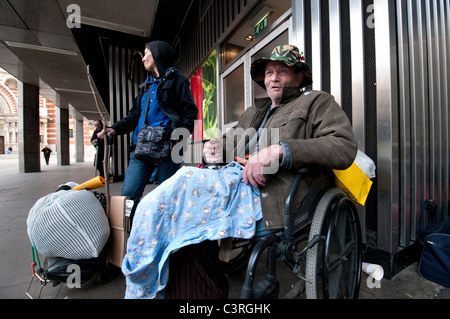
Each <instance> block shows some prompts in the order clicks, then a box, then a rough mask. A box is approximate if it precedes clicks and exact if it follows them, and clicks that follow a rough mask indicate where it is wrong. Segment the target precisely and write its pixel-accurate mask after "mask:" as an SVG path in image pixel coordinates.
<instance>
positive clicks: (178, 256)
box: [165, 241, 229, 299]
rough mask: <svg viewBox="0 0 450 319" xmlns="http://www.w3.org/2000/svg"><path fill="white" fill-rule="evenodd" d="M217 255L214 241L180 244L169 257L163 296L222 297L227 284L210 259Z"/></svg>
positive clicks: (173, 297)
mask: <svg viewBox="0 0 450 319" xmlns="http://www.w3.org/2000/svg"><path fill="white" fill-rule="evenodd" d="M218 256H219V247H218V245H217V242H211V241H205V242H203V243H200V244H198V245H191V246H187V247H184V248H182V249H180V250H178V251H177V252H175V253H173V254H172V255H171V256H170V259H169V281H168V283H167V286H166V288H165V297H166V299H226V298H228V291H229V284H228V279H227V277H226V276H225V274H223V273H221V272H219V271H218V270H217V268H216V267H215V265H214V260H215V259H217V258H218Z"/></svg>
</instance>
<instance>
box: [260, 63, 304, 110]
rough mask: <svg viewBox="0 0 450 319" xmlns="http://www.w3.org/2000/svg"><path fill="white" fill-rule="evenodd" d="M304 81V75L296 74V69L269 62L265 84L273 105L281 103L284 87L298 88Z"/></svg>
mask: <svg viewBox="0 0 450 319" xmlns="http://www.w3.org/2000/svg"><path fill="white" fill-rule="evenodd" d="M302 79H303V75H302V73H298V74H295V72H294V67H290V66H287V65H286V64H285V63H284V62H269V63H268V64H267V66H266V73H265V78H264V84H265V85H266V90H267V94H268V95H269V97H270V99H271V100H272V103H273V105H275V106H277V105H279V104H280V103H281V99H282V97H283V88H284V87H296V88H298V87H299V86H300V84H301V81H302Z"/></svg>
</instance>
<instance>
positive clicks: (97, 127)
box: [94, 121, 103, 130]
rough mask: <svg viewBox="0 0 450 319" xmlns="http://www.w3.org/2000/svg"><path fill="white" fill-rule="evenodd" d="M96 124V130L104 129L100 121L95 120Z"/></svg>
mask: <svg viewBox="0 0 450 319" xmlns="http://www.w3.org/2000/svg"><path fill="white" fill-rule="evenodd" d="M94 126H95V129H96V130H102V129H103V125H102V124H101V123H100V122H99V121H95V122H94Z"/></svg>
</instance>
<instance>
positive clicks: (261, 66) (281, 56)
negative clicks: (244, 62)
mask: <svg viewBox="0 0 450 319" xmlns="http://www.w3.org/2000/svg"><path fill="white" fill-rule="evenodd" d="M274 61H275V62H277V61H281V62H284V63H285V64H286V65H287V66H293V67H295V68H296V69H297V70H296V71H297V72H302V73H303V81H302V83H301V84H300V87H299V88H304V87H306V86H308V85H310V84H312V74H311V68H310V67H309V65H308V64H306V63H305V62H304V61H305V58H304V56H303V55H301V54H300V51H299V50H298V48H297V47H296V46H293V45H280V46H278V47H276V48H275V49H273V51H272V54H271V55H270V56H269V57H263V58H260V59H257V60H255V61H253V63H252V67H251V71H250V73H251V75H252V79H253V81H255V82H256V83H257V84H258V85H259V86H261V87H262V88H263V89H265V88H266V86H265V84H264V78H265V70H266V65H267V63H269V62H274Z"/></svg>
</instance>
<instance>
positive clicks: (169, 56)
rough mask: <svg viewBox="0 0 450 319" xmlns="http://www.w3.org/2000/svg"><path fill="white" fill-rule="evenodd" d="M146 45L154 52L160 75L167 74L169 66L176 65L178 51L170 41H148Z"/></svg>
mask: <svg viewBox="0 0 450 319" xmlns="http://www.w3.org/2000/svg"><path fill="white" fill-rule="evenodd" d="M145 47H146V48H147V49H148V50H150V52H151V53H152V56H153V60H155V63H156V67H157V68H158V72H159V75H160V76H163V75H164V74H166V71H167V69H168V68H170V67H173V66H175V62H176V53H175V50H174V49H173V48H172V46H170V45H169V44H168V43H166V42H163V41H153V42H148V43H146V44H145Z"/></svg>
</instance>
